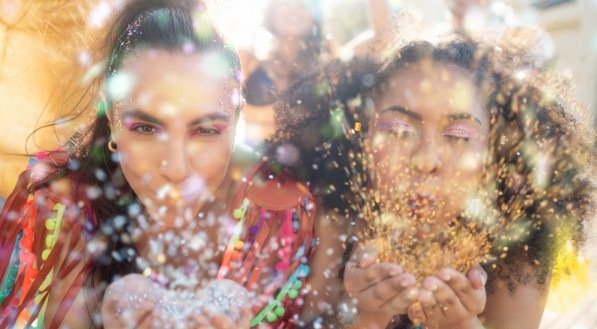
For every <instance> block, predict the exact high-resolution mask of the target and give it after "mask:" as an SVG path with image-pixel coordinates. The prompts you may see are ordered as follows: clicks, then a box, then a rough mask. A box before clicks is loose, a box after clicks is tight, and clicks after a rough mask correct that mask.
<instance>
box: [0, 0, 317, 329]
mask: <svg viewBox="0 0 597 329" xmlns="http://www.w3.org/2000/svg"><path fill="white" fill-rule="evenodd" d="M105 51H106V55H105V56H106V57H105V69H104V71H103V76H102V77H101V79H102V87H101V88H100V89H101V91H100V95H98V98H100V101H99V103H98V106H97V113H96V119H95V121H94V122H93V123H92V124H91V125H90V126H89V127H88V129H87V130H83V131H80V132H78V133H76V134H75V135H73V136H72V137H71V138H70V140H69V142H68V143H67V144H66V145H64V146H63V147H62V148H61V149H59V150H56V151H52V152H46V153H39V154H38V155H37V156H36V159H35V160H33V163H32V164H31V165H30V168H29V169H28V170H27V171H25V172H24V173H23V174H22V175H21V176H20V177H19V180H18V183H17V186H16V187H15V189H14V191H13V192H12V193H11V195H10V196H9V198H8V199H7V203H6V205H5V206H4V208H3V210H2V213H1V214H0V279H1V281H0V283H1V286H0V327H12V326H17V327H24V326H28V327H39V328H41V327H45V328H58V327H71V328H89V327H106V328H132V327H145V328H147V327H155V328H158V327H181V328H185V327H210V328H211V327H213V328H243V327H244V328H248V327H250V326H258V325H262V324H269V325H271V326H275V327H285V326H290V320H291V319H292V318H293V317H294V316H295V315H296V313H297V311H296V310H297V309H298V308H299V307H300V299H301V289H300V287H301V285H302V282H303V281H304V280H305V278H306V276H307V275H308V272H309V267H308V265H307V259H308V257H309V255H310V253H311V250H312V246H313V243H312V241H311V240H312V236H313V230H312V220H313V216H312V213H313V211H314V210H313V209H314V208H313V205H312V202H311V199H310V196H309V194H308V192H307V190H306V188H304V186H302V185H301V184H294V183H293V184H290V187H288V186H289V185H287V184H285V183H284V182H282V181H278V180H277V179H274V178H269V177H268V175H267V173H266V175H265V176H264V175H262V174H263V173H264V170H261V167H258V169H257V170H256V171H255V173H254V174H253V175H252V176H250V177H248V179H247V180H246V183H245V184H244V185H243V186H242V188H241V189H240V191H239V193H237V194H236V195H235V194H234V193H233V192H232V191H234V190H235V183H237V182H239V181H240V179H241V177H242V174H243V173H242V171H239V169H237V168H235V169H233V168H231V167H232V165H233V164H232V161H233V151H234V137H235V125H236V122H237V119H238V116H239V111H240V109H241V107H242V102H243V101H242V96H241V92H240V90H241V81H240V64H239V59H238V56H237V54H236V53H235V52H234V50H232V49H231V48H230V47H229V46H228V45H227V44H226V43H225V42H224V41H223V40H222V39H221V38H220V36H219V35H218V33H217V31H216V30H215V29H214V27H213V25H212V24H211V23H210V21H209V20H208V19H207V16H206V13H205V10H203V8H202V7H201V6H198V3H197V2H195V1H191V0H182V1H180V0H134V1H131V2H128V3H127V5H126V6H125V7H124V8H123V9H122V11H121V13H120V14H119V15H118V16H117V17H116V20H115V22H114V23H113V25H112V26H111V29H110V32H109V34H108V38H107V42H106V49H105ZM256 182H258V184H257V183H256ZM273 194H276V195H277V196H278V198H275V199H271V197H270V196H271V195H273ZM277 246H283V247H280V248H278V247H277ZM264 255H268V257H264Z"/></svg>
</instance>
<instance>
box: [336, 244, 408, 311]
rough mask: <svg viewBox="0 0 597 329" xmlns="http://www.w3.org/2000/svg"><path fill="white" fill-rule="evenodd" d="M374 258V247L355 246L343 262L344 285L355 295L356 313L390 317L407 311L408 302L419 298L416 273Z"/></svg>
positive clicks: (353, 296)
mask: <svg viewBox="0 0 597 329" xmlns="http://www.w3.org/2000/svg"><path fill="white" fill-rule="evenodd" d="M376 258H377V251H376V250H375V248H374V247H371V246H365V247H363V248H360V247H358V246H357V248H356V250H355V252H354V253H353V256H352V257H351V260H350V261H349V262H347V263H346V269H345V271H344V287H345V289H346V291H347V292H348V294H349V295H350V297H352V298H354V300H355V302H356V305H357V308H358V310H359V313H362V312H363V311H365V312H374V313H378V314H379V313H380V312H381V313H383V314H384V315H385V317H384V318H386V317H387V320H388V321H389V320H391V319H392V317H393V316H395V315H397V314H406V310H407V308H408V306H409V305H411V304H412V303H413V302H415V301H416V300H417V299H418V298H419V289H418V288H417V287H416V279H415V277H414V276H413V275H412V274H410V273H405V272H404V271H403V270H402V268H401V267H400V265H398V264H393V263H377V262H376ZM361 315H362V314H361ZM384 321H385V320H384ZM386 323H387V322H386Z"/></svg>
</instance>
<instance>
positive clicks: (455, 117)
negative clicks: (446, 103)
mask: <svg viewBox="0 0 597 329" xmlns="http://www.w3.org/2000/svg"><path fill="white" fill-rule="evenodd" d="M447 117H448V119H449V120H450V121H456V120H470V121H476V122H477V123H478V124H481V120H480V119H479V118H477V117H475V116H473V115H472V114H469V113H455V114H448V115H447Z"/></svg>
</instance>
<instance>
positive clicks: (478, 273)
mask: <svg viewBox="0 0 597 329" xmlns="http://www.w3.org/2000/svg"><path fill="white" fill-rule="evenodd" d="M486 282H487V273H486V272H485V271H484V270H483V268H481V266H478V265H477V266H475V267H473V268H472V269H471V270H470V271H469V272H468V273H467V274H466V275H465V274H464V273H461V272H458V271H456V270H454V269H451V268H446V269H442V270H441V271H440V272H439V273H438V274H437V275H436V276H431V277H427V278H425V280H424V281H423V289H422V291H421V293H420V295H419V296H420V297H419V302H417V303H414V304H412V305H411V306H410V307H409V308H408V316H409V318H410V319H411V320H412V321H414V322H417V323H422V324H424V325H425V326H426V327H428V328H434V329H435V328H479V326H480V322H479V320H478V318H477V316H478V315H479V314H480V313H481V312H483V310H484V309H485V303H486V301H487V295H486V292H485V283H486ZM480 328H482V327H480Z"/></svg>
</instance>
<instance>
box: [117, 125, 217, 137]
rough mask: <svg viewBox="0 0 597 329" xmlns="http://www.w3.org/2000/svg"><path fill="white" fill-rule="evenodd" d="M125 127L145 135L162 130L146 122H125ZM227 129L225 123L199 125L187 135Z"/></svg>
mask: <svg viewBox="0 0 597 329" xmlns="http://www.w3.org/2000/svg"><path fill="white" fill-rule="evenodd" d="M124 125H125V127H126V128H127V129H128V130H129V131H131V132H134V133H137V134H141V135H147V136H151V135H158V134H161V133H163V130H162V129H161V128H159V127H156V126H155V125H152V124H148V123H128V124H127V123H125V124H124ZM226 129H227V125H225V124H214V125H212V126H199V127H196V128H193V129H192V130H191V131H190V132H189V135H190V136H191V137H194V136H204V137H210V136H218V135H221V134H222V133H224V132H225V131H226Z"/></svg>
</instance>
